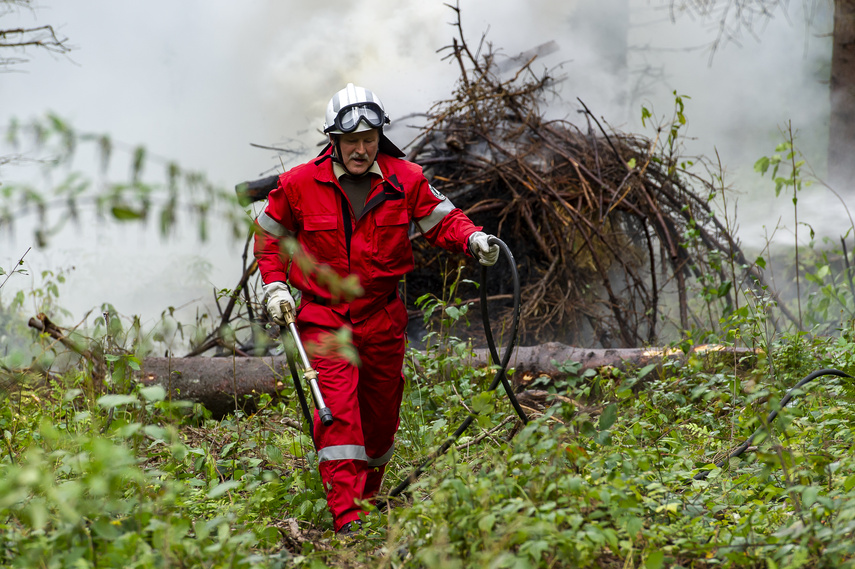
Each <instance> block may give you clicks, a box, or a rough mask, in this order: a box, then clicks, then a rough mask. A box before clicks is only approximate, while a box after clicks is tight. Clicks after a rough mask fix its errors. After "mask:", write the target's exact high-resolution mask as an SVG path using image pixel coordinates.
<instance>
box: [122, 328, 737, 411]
mask: <svg viewBox="0 0 855 569" xmlns="http://www.w3.org/2000/svg"><path fill="white" fill-rule="evenodd" d="M753 355H754V351H753V350H751V349H748V348H734V347H728V346H717V345H704V346H696V347H695V348H694V349H693V350H692V351H691V352H690V354H689V356H687V355H686V354H684V353H683V352H682V351H681V350H674V349H666V348H625V349H585V348H576V347H573V346H567V345H565V344H561V343H558V342H549V343H546V344H541V345H538V346H523V347H518V348H517V349H516V351H515V353H514V355H513V357H512V358H511V362H510V365H511V367H513V368H514V370H515V374H514V378H515V380H516V381H517V383H519V381H520V378H522V377H523V375H524V374H534V375H538V374H547V375H560V374H561V373H562V371H561V369H559V366H560V365H561V364H563V363H565V362H578V363H580V364H581V368H580V371H581V370H585V369H600V368H603V367H614V368H618V369H622V370H628V369H632V368H640V367H643V366H646V365H650V364H652V363H662V362H664V361H665V360H666V359H675V358H676V359H678V360H682V361H685V360H686V359H687V358H688V357H690V356H694V357H702V358H704V359H705V360H707V363H709V361H708V360H709V358H722V357H725V358H728V360H727V361H731V362H733V363H740V362H741V361H742V360H743V359H744V358H745V357H746V356H753ZM467 363H468V364H470V365H472V366H473V367H481V366H484V365H488V364H489V363H490V358H489V352H488V351H487V350H474V351H473V352H472V355H471V357H470V358H469V360H468V361H467ZM136 376H137V377H136V379H137V380H138V381H140V382H142V383H143V384H145V385H154V384H158V385H161V386H163V387H164V388H165V389H166V390H167V393H169V394H170V396H171V397H174V398H178V399H184V400H189V401H193V402H197V403H202V404H204V405H205V407H206V408H208V409H209V410H210V411H211V413H212V414H213V415H214V416H215V417H221V416H224V415H226V414H228V413H230V412H232V411H234V410H235V409H236V408H243V407H245V406H246V404H247V403H253V402H254V400H255V399H256V398H257V397H258V396H259V395H261V394H262V393H267V394H270V395H279V394H280V393H281V391H282V390H283V388H284V387H285V386H286V382H287V385H290V383H291V380H290V379H289V376H290V373H289V371H288V363H287V360H286V359H285V358H284V357H282V356H280V357H234V358H204V357H193V358H164V357H150V358H145V359H144V360H143V362H142V365H141V366H140V371H139V372H137V373H136Z"/></svg>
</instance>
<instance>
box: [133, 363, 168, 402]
mask: <svg viewBox="0 0 855 569" xmlns="http://www.w3.org/2000/svg"><path fill="white" fill-rule="evenodd" d="M137 369H139V368H137ZM140 395H142V396H143V399H145V400H146V401H163V400H164V399H166V390H165V389H164V388H163V386H161V385H151V386H149V387H143V388H142V389H140Z"/></svg>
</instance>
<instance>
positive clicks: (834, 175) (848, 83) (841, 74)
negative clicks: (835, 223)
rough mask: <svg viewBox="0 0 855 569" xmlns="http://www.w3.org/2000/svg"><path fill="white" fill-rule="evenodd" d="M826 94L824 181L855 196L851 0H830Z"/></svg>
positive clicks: (854, 13) (854, 15)
mask: <svg viewBox="0 0 855 569" xmlns="http://www.w3.org/2000/svg"><path fill="white" fill-rule="evenodd" d="M830 97H831V117H830V125H829V133H828V180H829V183H830V184H831V186H832V187H833V188H835V189H836V190H837V191H839V192H840V193H841V194H842V195H844V196H851V195H855V192H853V191H852V179H853V176H855V157H853V150H855V0H835V1H834V32H833V39H832V51H831V84H830Z"/></svg>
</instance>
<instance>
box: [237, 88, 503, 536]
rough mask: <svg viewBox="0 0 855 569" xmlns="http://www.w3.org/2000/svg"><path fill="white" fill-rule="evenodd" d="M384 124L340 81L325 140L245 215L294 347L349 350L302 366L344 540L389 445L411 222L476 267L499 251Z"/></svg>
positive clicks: (378, 110) (371, 102)
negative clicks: (285, 244) (347, 282)
mask: <svg viewBox="0 0 855 569" xmlns="http://www.w3.org/2000/svg"><path fill="white" fill-rule="evenodd" d="M389 122H390V121H389V117H388V115H387V114H386V111H385V108H384V106H383V104H382V103H381V101H380V99H379V98H378V97H377V96H376V95H375V94H374V93H372V92H371V91H369V90H368V89H364V88H361V87H356V86H354V85H353V84H352V83H349V84H348V85H347V86H346V87H345V88H344V89H342V90H341V91H339V92H338V93H336V94H335V95H333V97H332V99H331V100H330V101H329V104H328V105H327V109H326V117H325V123H324V133H325V134H327V135H328V136H329V144H328V145H327V147H326V148H325V149H324V150H323V151H322V152H321V154H320V155H319V156H318V157H317V158H315V159H313V160H311V161H309V162H307V163H305V164H302V165H299V166H296V167H295V168H293V169H291V170H289V171H288V172H285V173H284V174H282V175H281V176H280V177H279V180H278V185H277V187H276V188H275V189H274V190H272V191H271V192H270V194H269V196H268V201H267V204H266V206H265V209H264V211H263V213H261V214H260V215H259V216H258V218H257V219H256V237H255V246H254V251H255V257H256V259H257V260H258V266H259V269H260V271H261V277H262V280H263V283H264V285H263V288H264V300H265V304H266V307H267V311H268V313H269V315H270V317H271V318H272V320H273V321H274V322H276V323H280V324H281V323H283V318H282V309H281V306H282V302H286V303H288V304H290V305H291V306H292V307H293V306H294V304H295V302H294V298H293V296H292V295H291V292H290V289H289V286H288V285H289V283H290V285H291V286H292V287H294V288H295V289H297V290H299V291H300V293H301V294H300V298H301V300H300V307H299V310H298V311H297V327H298V328H299V330H300V336H301V338H302V340H303V342H304V344H305V345H312V344H313V343H314V344H315V345H318V344H321V343H323V342H324V340H325V338H326V339H327V340H328V339H329V336H330V335H331V334H333V333H335V332H336V331H338V330H340V329H342V328H345V329H347V330H349V331H350V333H351V338H352V343H353V347H354V348H355V350H356V353H357V354H358V363H354V362H352V361H349V360H348V359H346V358H344V357H341V356H339V355H336V354H333V355H330V354H329V353H326V354H321V353H318V352H316V353H315V354H314V355H313V356H312V362H311V363H312V367H313V369H315V370H316V371H317V372H318V376H319V377H318V381H319V384H320V389H321V392H322V394H323V397H324V399H325V400H326V404H327V406H328V407H329V408H330V410H331V411H332V414H333V417H334V418H335V420H334V421H333V423H332V424H331V425H329V426H324V425H323V424H321V422H320V420H319V418H318V415H317V413H315V419H314V426H313V429H314V433H313V434H314V438H315V444H316V446H317V451H318V461H319V470H320V475H321V479H322V480H323V484H324V488H325V489H326V492H327V505H328V507H329V510H330V512H331V513H332V516H333V525H334V529H335V531H336V533H339V534H346V535H349V534H352V533H353V532H355V531H357V530H358V529H359V527H360V526H361V518H360V516H361V515H362V514H364V512H363V510H362V508H361V507H360V506H359V505H358V504H357V501H358V500H371V499H372V497H373V496H375V495H376V494H377V492H378V491H379V489H380V484H381V482H382V479H383V472H384V470H385V467H386V464H387V463H388V462H389V460H390V459H391V457H392V453H393V450H394V438H395V432H396V431H397V429H398V422H399V412H400V406H401V399H402V395H403V390H404V376H403V362H404V350H405V344H406V327H407V310H406V307H405V305H404V302H403V301H402V300H401V298H400V296H399V294H398V283H399V281H400V280H401V277H403V276H404V275H405V274H407V273H408V272H410V271H411V270H412V269H413V266H414V260H413V252H412V248H411V245H410V239H409V236H408V230H409V227H410V223H411V222H412V223H414V224H415V226H416V227H417V228H418V229H419V230H420V231H421V233H422V234H423V235H424V236H425V237H426V238H427V240H428V241H429V242H430V243H431V244H433V245H437V246H439V247H442V248H444V249H447V250H449V251H453V252H466V253H468V254H470V255H473V256H474V257H476V258H477V259H478V261H479V262H480V263H481V264H483V265H493V264H494V263H495V262H496V260H497V259H498V255H499V247H498V246H497V245H491V244H489V243H488V237H489V236H488V235H486V234H485V233H484V232H482V231H481V229H482V228H481V227H477V226H475V225H474V224H473V223H472V221H471V220H470V219H469V218H468V217H467V216H466V215H465V214H464V213H463V212H462V211H461V210H460V209H458V208H455V207H454V205H453V204H452V203H451V201H450V200H449V199H448V198H447V197H445V196H444V195H443V194H441V193H440V192H439V191H437V190H436V189H435V188H433V187H432V186H431V185H430V184H429V183H428V181H427V179H426V178H425V176H424V175H423V174H422V169H421V167H419V166H417V165H416V164H413V163H412V162H408V161H406V160H403V159H402V157H403V156H404V153H403V152H402V151H401V150H400V149H398V148H397V147H396V146H395V145H394V144H393V143H392V142H391V141H390V140H389V139H388V138H387V137H386V135H385V134H384V132H383V127H384V126H385V125H388V124H389ZM286 237H291V238H293V239H295V240H296V242H297V243H298V244H299V246H298V247H297V248H296V251H295V252H292V254H291V255H289V254H288V253H285V252H284V251H283V248H282V247H280V240H281V239H283V238H286ZM300 256H302V258H300ZM306 259H309V260H310V262H306V261H305V260H306ZM292 260H293V261H294V262H291V261H292ZM321 264H322V265H327V266H328V267H329V269H331V270H332V271H334V272H335V273H336V274H337V275H339V276H340V277H346V276H348V275H355V276H356V277H357V278H358V279H359V284H360V286H361V288H362V290H363V293H362V294H361V295H360V296H358V297H357V298H354V299H352V300H350V301H348V300H347V299H344V298H340V297H338V296H337V295H333V294H332V293H331V292H330V289H329V287H328V286H327V285H326V284H325V280H326V279H325V278H323V277H321V276H320V275H323V274H325V272H324V271H319V270H318V266H319V265H321ZM327 273H328V271H327Z"/></svg>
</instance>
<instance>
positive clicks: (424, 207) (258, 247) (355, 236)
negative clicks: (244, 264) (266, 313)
mask: <svg viewBox="0 0 855 569" xmlns="http://www.w3.org/2000/svg"><path fill="white" fill-rule="evenodd" d="M377 164H378V166H379V167H380V171H381V172H383V178H382V179H381V178H380V177H379V176H376V175H372V186H371V191H370V192H369V194H368V198H367V199H366V202H365V208H364V210H363V212H362V215H361V217H360V218H359V219H358V220H357V219H354V216H353V209H352V208H351V206H350V202H349V201H348V198H347V196H346V194H345V193H344V191H343V190H342V189H341V186H340V185H339V182H338V180H337V179H336V177H335V175H334V173H333V169H332V161H331V160H330V155H329V151H328V152H327V153H325V154H324V155H322V156H321V157H320V158H318V159H316V160H313V161H311V162H307V163H305V164H302V165H300V166H297V167H295V168H293V169H291V170H290V171H288V172H285V173H284V174H282V175H281V176H280V177H279V185H278V187H277V188H276V189H275V190H273V191H271V192H270V195H269V196H268V202H267V206H266V207H265V209H264V212H263V213H262V214H261V215H259V216H258V219H257V220H256V225H257V227H256V229H257V230H258V232H257V233H256V238H255V256H256V258H257V259H258V266H259V269H260V270H261V277H262V280H263V281H264V283H265V284H268V283H271V282H274V281H286V280H287V281H288V282H289V283H291V285H293V286H294V287H296V288H297V289H299V290H301V291H302V292H303V297H304V301H303V302H302V303H301V305H302V306H305V304H306V302H305V299H308V300H316V301H317V304H318V305H325V306H328V307H329V308H328V309H330V310H333V311H335V312H337V313H338V314H340V315H345V314H346V313H347V312H348V311H350V319H351V320H352V321H353V322H359V321H360V320H363V319H364V318H366V317H368V316H370V315H371V314H373V313H374V312H375V311H376V310H379V309H381V308H383V307H384V306H385V305H386V304H388V302H389V299H390V298H393V297H394V295H396V294H397V286H398V282H399V281H400V279H401V277H402V276H403V275H405V274H406V273H408V272H410V271H411V270H412V269H413V266H414V261H413V250H412V247H411V245H410V239H409V236H408V232H409V226H410V223H411V222H413V223H415V224H416V226H417V227H418V228H419V229H420V230H421V231H422V233H423V234H424V236H425V237H426V238H427V239H428V241H429V242H430V243H431V244H433V245H437V246H440V247H443V248H444V249H447V250H449V251H453V252H465V251H466V243H467V240H468V239H469V236H470V235H471V234H472V233H473V232H475V231H478V230H480V229H481V228H480V227H476V226H475V225H473V223H472V221H470V219H469V218H468V217H466V215H465V214H464V213H463V212H462V211H460V210H459V209H457V208H455V207H454V205H453V204H452V203H451V201H450V200H448V199H447V198H446V197H445V196H443V195H442V194H441V193H439V192H438V191H436V190H435V189H434V188H433V187H431V186H430V184H428V181H427V180H426V179H425V177H424V175H423V174H422V169H421V167H420V166H417V165H416V164H413V163H412V162H407V161H405V160H401V159H398V158H393V157H391V156H388V155H386V154H382V153H380V154H378V155H377ZM286 236H290V237H294V238H296V240H297V242H298V243H299V244H300V246H301V249H302V252H298V253H295V256H294V259H293V260H294V262H293V263H290V268H289V266H288V265H289V261H291V259H290V258H289V256H288V255H287V254H286V253H284V252H282V251H280V246H279V239H280V238H282V237H286ZM304 254H309V255H311V257H312V258H313V259H314V260H315V261H317V262H318V263H322V264H325V265H328V266H329V267H331V268H332V270H333V271H335V273H337V274H338V275H339V276H341V277H345V276H347V275H350V274H352V275H356V277H357V278H358V279H359V283H360V285H361V286H362V288H363V290H364V294H363V295H362V296H360V297H359V298H356V299H354V300H353V301H352V302H350V303H346V302H339V300H338V299H332V298H331V294H330V291H329V289H328V287H327V286H325V285H324V284H323V283H322V282H318V275H319V273H318V271H317V270H316V268H314V269H313V268H312V265H311V264H306V263H302V262H301V260H300V258H299V257H298V256H297V255H304ZM307 268H308V270H306V269H307ZM321 280H323V278H321ZM301 308H302V307H301ZM301 312H302V310H301ZM301 316H302V315H301ZM318 316H321V315H320V314H319V315H318ZM313 320H314V318H313ZM316 323H317V324H325V323H324V322H320V321H316Z"/></svg>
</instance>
